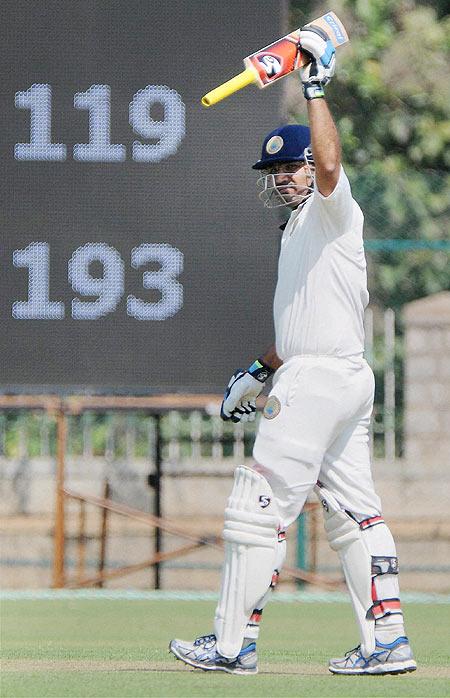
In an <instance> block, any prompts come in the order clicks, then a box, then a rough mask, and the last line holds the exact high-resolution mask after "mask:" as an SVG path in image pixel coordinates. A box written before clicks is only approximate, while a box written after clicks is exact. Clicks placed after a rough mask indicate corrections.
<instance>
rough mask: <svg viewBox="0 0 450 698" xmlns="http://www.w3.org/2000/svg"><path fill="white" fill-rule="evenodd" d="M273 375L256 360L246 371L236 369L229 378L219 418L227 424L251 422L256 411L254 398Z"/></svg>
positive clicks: (271, 370)
mask: <svg viewBox="0 0 450 698" xmlns="http://www.w3.org/2000/svg"><path fill="white" fill-rule="evenodd" d="M272 373H274V370H273V368H270V366H266V365H265V364H264V363H263V362H262V361H261V360H260V359H257V360H256V361H255V362H254V363H253V364H252V365H251V366H250V367H249V368H248V369H247V370H246V371H244V370H243V369H242V368H238V369H237V371H235V372H234V373H233V375H232V376H231V378H230V382H229V383H228V385H227V389H226V391H225V395H224V398H223V402H222V407H221V410H220V416H221V417H222V419H223V420H224V421H225V422H227V421H228V420H230V419H231V421H232V422H253V420H254V419H255V411H256V398H257V397H258V395H259V394H260V393H261V391H262V389H263V388H264V383H265V382H266V380H267V379H268V378H269V376H271V375H272Z"/></svg>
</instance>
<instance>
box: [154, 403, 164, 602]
mask: <svg viewBox="0 0 450 698" xmlns="http://www.w3.org/2000/svg"><path fill="white" fill-rule="evenodd" d="M161 467H162V434H161V414H155V484H154V486H155V504H154V509H153V513H154V514H155V516H157V517H158V518H159V517H160V516H161ZM161 543H162V540H161V529H160V528H159V526H157V527H156V528H155V554H156V555H158V553H160V552H161ZM153 569H154V583H155V589H160V588H161V566H160V563H159V562H155V564H154V567H153Z"/></svg>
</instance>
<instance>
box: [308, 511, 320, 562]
mask: <svg viewBox="0 0 450 698" xmlns="http://www.w3.org/2000/svg"><path fill="white" fill-rule="evenodd" d="M309 524H310V527H309V528H310V532H309V570H310V571H311V572H315V571H316V570H317V541H318V531H317V529H318V520H317V507H316V506H314V507H313V508H312V509H311V510H310V512H309Z"/></svg>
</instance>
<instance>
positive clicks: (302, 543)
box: [297, 512, 308, 587]
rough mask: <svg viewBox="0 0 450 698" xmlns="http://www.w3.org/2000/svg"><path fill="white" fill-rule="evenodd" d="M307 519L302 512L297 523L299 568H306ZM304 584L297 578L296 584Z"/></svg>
mask: <svg viewBox="0 0 450 698" xmlns="http://www.w3.org/2000/svg"><path fill="white" fill-rule="evenodd" d="M306 541H307V521H306V514H305V513H304V512H302V513H301V514H300V516H299V517H298V523H297V567H298V569H300V570H307V569H308V551H307V542H306ZM304 584H305V582H304V581H302V580H301V579H298V580H297V586H299V587H303V586H304Z"/></svg>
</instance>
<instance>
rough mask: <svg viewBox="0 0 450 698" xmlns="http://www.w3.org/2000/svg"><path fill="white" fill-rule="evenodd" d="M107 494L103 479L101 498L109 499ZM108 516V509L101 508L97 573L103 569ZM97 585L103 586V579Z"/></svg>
mask: <svg viewBox="0 0 450 698" xmlns="http://www.w3.org/2000/svg"><path fill="white" fill-rule="evenodd" d="M109 494H110V488H109V482H108V480H105V486H104V489H103V498H104V499H109ZM108 518H109V510H108V509H106V508H105V507H103V508H102V519H101V521H102V523H101V529H100V557H99V560H98V573H99V575H102V574H103V570H104V569H105V560H106V540H107V537H108ZM97 586H99V587H103V581H99V582H98V584H97Z"/></svg>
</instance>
